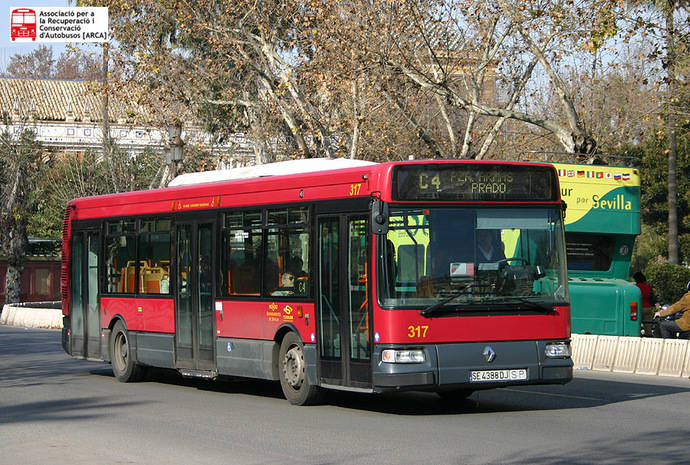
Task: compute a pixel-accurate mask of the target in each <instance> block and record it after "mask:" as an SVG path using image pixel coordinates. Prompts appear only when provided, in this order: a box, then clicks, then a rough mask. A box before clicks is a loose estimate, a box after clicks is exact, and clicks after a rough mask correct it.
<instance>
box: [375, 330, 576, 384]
mask: <svg viewBox="0 0 690 465" xmlns="http://www.w3.org/2000/svg"><path fill="white" fill-rule="evenodd" d="M549 344H558V345H559V346H561V347H562V346H564V345H565V346H568V344H569V341H563V340H556V341H554V340H544V341H501V342H466V343H451V344H423V345H415V346H400V345H383V344H381V345H377V346H376V348H375V352H374V357H375V358H374V360H375V363H374V373H373V384H374V386H373V387H374V391H376V392H387V391H401V390H428V391H444V390H453V389H467V390H479V389H490V388H496V387H502V386H513V385H520V384H565V383H567V382H569V381H571V380H572V378H573V362H572V359H571V358H570V357H569V356H561V357H548V356H547V355H546V352H547V350H546V349H547V345H549ZM568 348H569V346H568ZM390 349H394V350H398V351H407V350H410V351H414V352H415V353H416V354H419V353H420V351H421V353H423V354H424V357H423V361H419V358H418V359H417V360H416V361H414V362H410V361H408V360H406V361H403V362H401V363H397V362H390V363H389V362H384V361H383V360H384V357H383V353H384V351H386V350H390ZM389 354H390V352H389V353H388V354H387V357H385V358H386V359H390V356H389ZM552 356H553V354H552Z"/></svg>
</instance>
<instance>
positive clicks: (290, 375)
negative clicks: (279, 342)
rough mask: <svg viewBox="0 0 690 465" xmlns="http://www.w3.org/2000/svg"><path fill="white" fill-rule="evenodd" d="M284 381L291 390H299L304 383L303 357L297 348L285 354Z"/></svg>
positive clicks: (292, 348)
mask: <svg viewBox="0 0 690 465" xmlns="http://www.w3.org/2000/svg"><path fill="white" fill-rule="evenodd" d="M283 373H284V375H285V380H286V381H287V382H288V384H289V385H290V386H292V388H293V389H299V388H300V386H301V385H302V382H303V381H304V356H303V355H302V351H301V350H299V347H291V348H290V350H288V351H287V352H286V353H285V360H284V363H283Z"/></svg>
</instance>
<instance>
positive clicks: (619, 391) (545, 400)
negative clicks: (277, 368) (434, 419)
mask: <svg viewBox="0 0 690 465" xmlns="http://www.w3.org/2000/svg"><path fill="white" fill-rule="evenodd" d="M101 374H103V375H107V376H112V373H110V372H102V373H101ZM146 379H147V381H148V382H160V383H166V384H174V385H179V386H189V387H193V388H196V389H200V390H204V391H213V392H220V393H227V394H229V395H232V394H242V395H248V396H258V397H269V398H283V394H282V391H281V389H280V385H279V383H277V382H273V381H264V380H253V379H244V378H229V377H221V378H220V379H219V380H216V381H206V380H196V379H186V378H183V377H182V376H181V375H180V374H179V373H177V372H176V371H174V370H162V369H152V370H149V374H148V376H147V378H146ZM681 392H690V383H689V384H688V387H687V388H683V387H673V386H662V385H654V384H643V383H631V382H624V381H611V380H601V379H586V378H575V379H574V380H573V381H572V382H571V383H569V384H567V385H565V386H561V385H556V386H514V387H510V388H502V389H491V390H486V391H477V392H475V393H474V394H472V395H471V396H470V397H469V398H467V399H459V400H455V401H449V400H446V399H441V398H440V397H439V396H438V395H436V394H435V393H432V392H397V393H385V394H359V393H352V392H345V391H327V392H326V396H325V398H324V400H323V402H322V403H321V406H335V407H339V408H345V409H352V410H362V411H370V412H378V413H386V414H395V415H455V414H478V413H489V412H521V411H539V410H568V409H582V408H590V407H597V406H602V405H608V404H614V403H618V402H626V401H631V400H640V399H645V398H650V397H658V396H666V395H672V394H677V393H681ZM286 402H287V401H286Z"/></svg>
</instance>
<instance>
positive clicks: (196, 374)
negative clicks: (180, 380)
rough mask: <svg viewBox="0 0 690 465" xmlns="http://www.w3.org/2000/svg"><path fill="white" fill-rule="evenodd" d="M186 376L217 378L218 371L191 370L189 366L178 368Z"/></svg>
mask: <svg viewBox="0 0 690 465" xmlns="http://www.w3.org/2000/svg"><path fill="white" fill-rule="evenodd" d="M177 371H179V372H180V374H181V375H182V376H183V377H185V378H202V379H209V380H211V379H216V378H217V377H218V371H216V370H190V369H188V368H180V369H179V370H177Z"/></svg>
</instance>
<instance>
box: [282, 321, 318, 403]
mask: <svg viewBox="0 0 690 465" xmlns="http://www.w3.org/2000/svg"><path fill="white" fill-rule="evenodd" d="M278 363H279V364H280V366H279V367H278V368H279V369H278V371H279V374H280V387H281V388H282V389H283V394H285V398H286V399H287V400H288V401H289V402H290V403H291V404H293V405H309V404H313V403H316V402H318V400H319V398H320V389H319V388H318V387H317V386H312V385H311V383H310V382H309V379H308V378H307V365H306V361H305V359H304V345H303V344H302V341H300V339H299V337H298V336H297V334H295V333H292V332H291V333H287V334H286V335H285V337H284V338H283V342H282V343H281V344H280V355H279V362H278Z"/></svg>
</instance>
